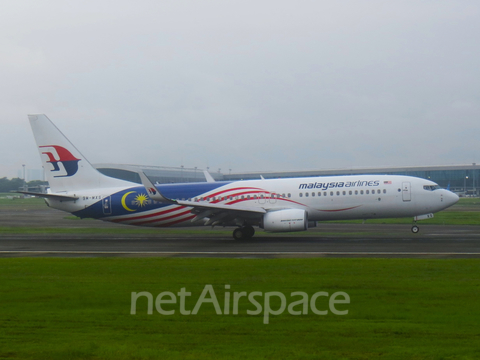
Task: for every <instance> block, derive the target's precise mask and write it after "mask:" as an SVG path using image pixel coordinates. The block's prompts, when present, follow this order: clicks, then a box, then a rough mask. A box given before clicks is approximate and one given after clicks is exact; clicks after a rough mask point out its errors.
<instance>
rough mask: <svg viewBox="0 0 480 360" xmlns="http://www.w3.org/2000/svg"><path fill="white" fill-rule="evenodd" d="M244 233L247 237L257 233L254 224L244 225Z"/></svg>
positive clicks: (249, 237)
mask: <svg viewBox="0 0 480 360" xmlns="http://www.w3.org/2000/svg"><path fill="white" fill-rule="evenodd" d="M243 233H244V234H245V238H247V239H251V238H252V237H253V235H255V229H254V228H253V226H250V225H247V226H244V227H243Z"/></svg>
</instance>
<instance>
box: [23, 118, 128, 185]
mask: <svg viewBox="0 0 480 360" xmlns="http://www.w3.org/2000/svg"><path fill="white" fill-rule="evenodd" d="M28 119H29V120H30V125H31V126H32V131H33V135H34V137H35V141H36V142H37V146H38V150H39V152H40V158H41V159H42V163H43V170H44V171H45V174H46V178H47V180H48V183H49V185H50V189H51V190H52V192H54V193H58V192H64V191H73V190H82V189H96V188H107V187H124V186H132V185H136V184H133V183H130V182H128V181H123V180H118V179H114V178H111V177H108V176H106V175H103V174H102V173H100V172H98V170H97V169H95V168H94V167H93V166H92V165H91V164H90V163H89V162H88V160H87V159H86V158H85V157H84V156H83V155H82V154H81V153H80V151H78V150H77V148H76V147H75V146H73V144H72V143H71V142H70V141H69V140H68V139H67V138H66V137H65V135H63V134H62V132H61V131H60V130H59V129H58V128H57V127H56V126H55V125H54V124H53V123H52V122H51V121H50V119H49V118H48V117H46V116H45V115H40V114H39V115H28Z"/></svg>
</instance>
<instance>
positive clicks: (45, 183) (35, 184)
mask: <svg viewBox="0 0 480 360" xmlns="http://www.w3.org/2000/svg"><path fill="white" fill-rule="evenodd" d="M27 184H28V186H39V185H48V181H43V180H32V181H29V182H27Z"/></svg>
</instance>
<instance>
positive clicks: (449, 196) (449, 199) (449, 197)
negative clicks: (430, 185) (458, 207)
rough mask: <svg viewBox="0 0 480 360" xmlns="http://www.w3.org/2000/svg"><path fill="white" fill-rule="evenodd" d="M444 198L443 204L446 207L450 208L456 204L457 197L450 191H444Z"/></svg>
mask: <svg viewBox="0 0 480 360" xmlns="http://www.w3.org/2000/svg"><path fill="white" fill-rule="evenodd" d="M443 198H444V202H445V204H446V205H447V207H448V206H452V205H453V204H456V203H457V202H458V199H459V197H458V195H457V194H455V193H453V192H451V191H448V190H445V195H444V196H443Z"/></svg>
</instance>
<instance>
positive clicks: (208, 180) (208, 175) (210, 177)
mask: <svg viewBox="0 0 480 360" xmlns="http://www.w3.org/2000/svg"><path fill="white" fill-rule="evenodd" d="M203 174H204V175H205V180H207V182H210V183H212V182H215V179H214V178H213V177H212V175H210V173H209V172H208V171H207V170H205V171H204V172H203Z"/></svg>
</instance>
